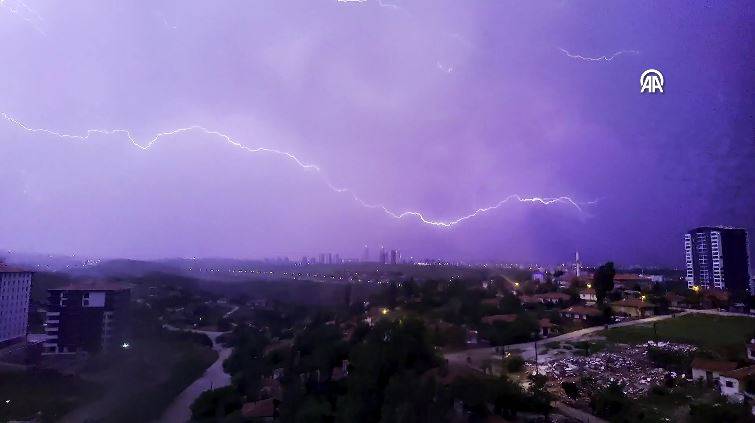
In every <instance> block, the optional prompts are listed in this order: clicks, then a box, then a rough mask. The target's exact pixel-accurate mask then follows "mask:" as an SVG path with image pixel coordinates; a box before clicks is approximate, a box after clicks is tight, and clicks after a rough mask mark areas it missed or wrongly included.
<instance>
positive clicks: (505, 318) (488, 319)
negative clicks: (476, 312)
mask: <svg viewBox="0 0 755 423" xmlns="http://www.w3.org/2000/svg"><path fill="white" fill-rule="evenodd" d="M516 319H517V315H516V314H495V315H493V316H485V317H483V318H482V323H485V324H488V325H492V324H494V323H498V322H505V323H511V322H513V321H515V320H516Z"/></svg>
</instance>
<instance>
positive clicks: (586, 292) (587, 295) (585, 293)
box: [579, 288, 598, 304]
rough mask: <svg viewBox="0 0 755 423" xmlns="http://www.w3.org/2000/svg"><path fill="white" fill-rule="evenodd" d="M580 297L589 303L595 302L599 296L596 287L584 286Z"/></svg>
mask: <svg viewBox="0 0 755 423" xmlns="http://www.w3.org/2000/svg"><path fill="white" fill-rule="evenodd" d="M579 299H580V300H582V301H584V302H586V303H587V304H595V303H596V302H597V301H598V296H597V295H596V294H595V288H584V289H582V290H580V291H579Z"/></svg>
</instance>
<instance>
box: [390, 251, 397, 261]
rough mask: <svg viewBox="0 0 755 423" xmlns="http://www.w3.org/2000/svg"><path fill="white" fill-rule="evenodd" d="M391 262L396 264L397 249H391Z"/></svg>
mask: <svg viewBox="0 0 755 423" xmlns="http://www.w3.org/2000/svg"><path fill="white" fill-rule="evenodd" d="M391 264H396V250H391Z"/></svg>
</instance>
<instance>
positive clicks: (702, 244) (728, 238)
mask: <svg viewBox="0 0 755 423" xmlns="http://www.w3.org/2000/svg"><path fill="white" fill-rule="evenodd" d="M748 248H749V245H748V240H747V231H745V230H744V229H738V228H728V227H720V226H705V227H700V228H695V229H693V230H691V231H689V232H687V233H686V234H685V235H684V256H685V265H686V269H687V273H686V277H685V279H686V281H687V286H689V287H690V288H692V287H694V286H699V287H701V288H703V289H714V288H715V289H722V290H726V291H731V292H748V291H750V259H749V253H748Z"/></svg>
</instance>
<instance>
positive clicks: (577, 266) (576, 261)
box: [574, 251, 582, 277]
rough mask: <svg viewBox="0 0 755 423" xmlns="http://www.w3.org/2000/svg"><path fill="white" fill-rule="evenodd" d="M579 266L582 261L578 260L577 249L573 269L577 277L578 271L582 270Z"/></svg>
mask: <svg viewBox="0 0 755 423" xmlns="http://www.w3.org/2000/svg"><path fill="white" fill-rule="evenodd" d="M581 267H582V263H580V262H579V251H577V254H576V255H575V256H574V270H575V273H576V275H577V277H579V272H580V270H582V269H581Z"/></svg>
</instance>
